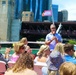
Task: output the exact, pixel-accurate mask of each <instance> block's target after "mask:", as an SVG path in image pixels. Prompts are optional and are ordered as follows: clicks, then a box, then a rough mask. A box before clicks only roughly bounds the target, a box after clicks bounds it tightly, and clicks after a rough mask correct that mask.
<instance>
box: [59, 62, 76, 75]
mask: <svg viewBox="0 0 76 75" xmlns="http://www.w3.org/2000/svg"><path fill="white" fill-rule="evenodd" d="M59 75H76V66H75V64H73V63H71V62H64V63H63V64H62V65H61V66H60V68H59Z"/></svg>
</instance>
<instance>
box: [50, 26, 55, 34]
mask: <svg viewBox="0 0 76 75" xmlns="http://www.w3.org/2000/svg"><path fill="white" fill-rule="evenodd" d="M50 29H51V32H52V34H55V33H56V27H55V26H54V25H52V26H51V27H50Z"/></svg>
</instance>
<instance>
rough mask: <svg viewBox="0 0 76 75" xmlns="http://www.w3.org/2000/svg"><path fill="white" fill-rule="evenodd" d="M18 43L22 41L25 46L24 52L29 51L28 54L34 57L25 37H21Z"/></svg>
mask: <svg viewBox="0 0 76 75" xmlns="http://www.w3.org/2000/svg"><path fill="white" fill-rule="evenodd" d="M19 42H20V43H24V46H25V52H27V53H30V55H31V56H32V58H33V59H34V58H35V55H34V54H32V49H31V48H30V46H28V40H27V38H26V37H24V38H22V39H21V40H20V41H19Z"/></svg>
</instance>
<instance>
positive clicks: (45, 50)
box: [34, 45, 50, 63]
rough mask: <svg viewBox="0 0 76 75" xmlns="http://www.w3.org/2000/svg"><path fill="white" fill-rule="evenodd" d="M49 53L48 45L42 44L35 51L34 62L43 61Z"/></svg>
mask: <svg viewBox="0 0 76 75" xmlns="http://www.w3.org/2000/svg"><path fill="white" fill-rule="evenodd" d="M49 54H50V48H49V46H48V45H42V46H41V47H40V49H39V51H38V52H37V55H38V56H37V57H36V58H35V60H34V61H35V62H45V63H46V60H47V58H48V55H49Z"/></svg>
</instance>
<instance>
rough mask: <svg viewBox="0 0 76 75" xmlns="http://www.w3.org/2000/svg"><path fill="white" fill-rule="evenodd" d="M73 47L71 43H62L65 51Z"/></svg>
mask: <svg viewBox="0 0 76 75" xmlns="http://www.w3.org/2000/svg"><path fill="white" fill-rule="evenodd" d="M73 48H74V45H73V44H65V45H64V51H65V52H68V51H71V50H73Z"/></svg>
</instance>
